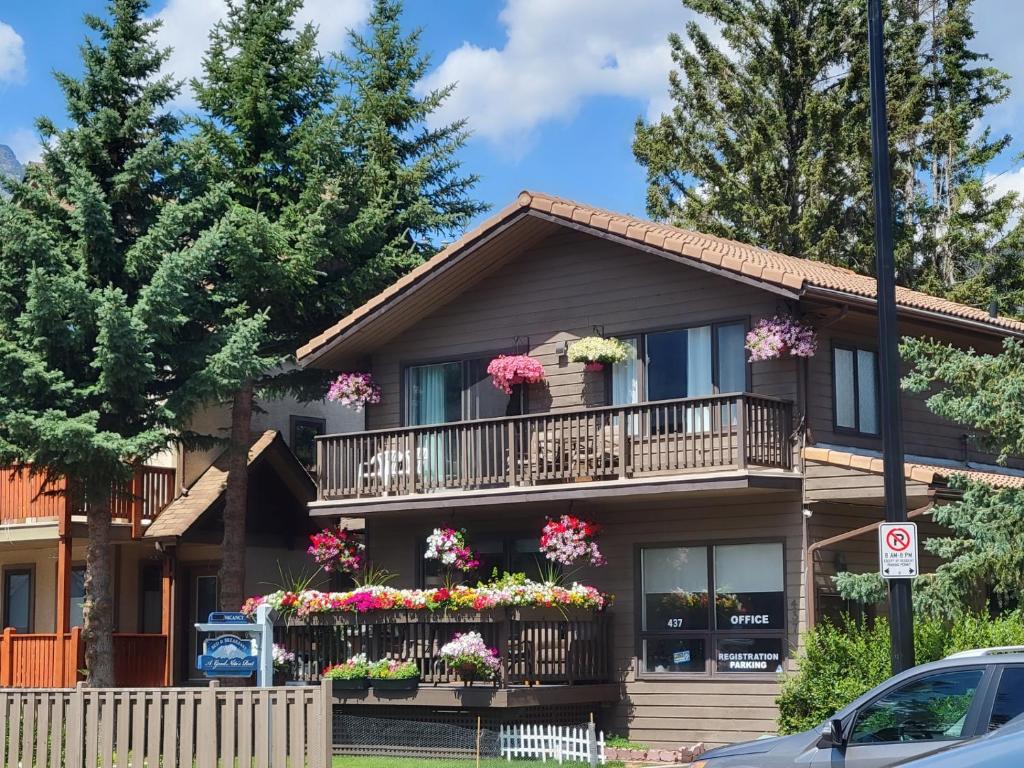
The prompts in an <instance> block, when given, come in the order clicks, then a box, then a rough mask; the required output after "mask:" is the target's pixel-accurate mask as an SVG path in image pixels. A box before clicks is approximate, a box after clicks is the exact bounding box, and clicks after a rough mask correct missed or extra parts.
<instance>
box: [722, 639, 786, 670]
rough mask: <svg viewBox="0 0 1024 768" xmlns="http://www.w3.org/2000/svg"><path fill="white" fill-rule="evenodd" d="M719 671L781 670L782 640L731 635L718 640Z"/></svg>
mask: <svg viewBox="0 0 1024 768" xmlns="http://www.w3.org/2000/svg"><path fill="white" fill-rule="evenodd" d="M715 664H716V666H715V669H717V670H718V671H719V672H781V671H782V640H781V639H779V638H771V637H767V638H766V637H757V638H754V637H730V638H728V639H727V640H719V641H718V655H717V656H716V657H715Z"/></svg>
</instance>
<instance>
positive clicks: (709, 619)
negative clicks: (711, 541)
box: [637, 542, 786, 674]
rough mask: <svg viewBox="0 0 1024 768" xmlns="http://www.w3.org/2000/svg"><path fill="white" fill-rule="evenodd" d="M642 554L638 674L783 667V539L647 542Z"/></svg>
mask: <svg viewBox="0 0 1024 768" xmlns="http://www.w3.org/2000/svg"><path fill="white" fill-rule="evenodd" d="M640 558H641V569H640V570H641V585H640V590H641V599H640V605H639V610H640V617H639V623H640V648H638V649H637V652H638V655H639V656H640V662H641V667H640V668H641V670H642V674H650V673H653V674H669V673H684V672H689V673H702V674H718V673H723V672H730V673H731V672H736V673H747V674H748V673H757V672H760V673H766V674H775V673H776V672H778V671H780V670H781V668H782V659H783V657H784V643H785V625H786V616H785V608H786V602H785V590H784V587H783V574H784V570H783V555H782V544H781V543H776V542H770V543H757V544H727V545H718V546H712V545H708V546H663V547H662V546H659V547H646V548H644V549H642V550H641V551H640ZM711 595H714V599H713V600H712V599H709V598H710V596H711Z"/></svg>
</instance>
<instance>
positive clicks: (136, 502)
mask: <svg viewBox="0 0 1024 768" xmlns="http://www.w3.org/2000/svg"><path fill="white" fill-rule="evenodd" d="M174 478H175V471H174V468H173V467H151V466H145V467H140V468H139V469H137V470H136V471H135V472H134V473H133V475H132V480H131V482H130V484H128V485H126V486H125V487H116V488H113V489H112V491H111V496H110V501H109V507H110V515H111V518H112V519H113V521H114V522H116V523H127V524H130V525H131V526H132V531H133V535H136V533H137V532H139V533H141V530H142V528H143V527H144V526H145V525H146V524H147V523H149V522H152V521H153V520H154V519H156V516H157V515H159V514H160V512H161V511H162V510H163V509H164V507H166V506H167V505H168V504H169V503H170V502H171V501H173V500H174V490H175V486H174ZM65 490H66V484H65V483H64V482H63V481H62V480H57V481H55V482H52V483H49V484H47V483H46V482H45V479H44V477H43V476H42V475H39V474H36V475H33V474H32V473H31V472H30V470H29V467H27V466H22V467H0V525H8V524H11V523H47V522H49V523H55V522H56V521H58V520H60V518H61V517H62V515H64V514H66V513H67V512H70V514H72V515H81V514H85V511H86V510H85V509H84V508H80V506H78V505H76V506H74V507H72V508H71V509H70V510H68V509H67V496H66V493H65Z"/></svg>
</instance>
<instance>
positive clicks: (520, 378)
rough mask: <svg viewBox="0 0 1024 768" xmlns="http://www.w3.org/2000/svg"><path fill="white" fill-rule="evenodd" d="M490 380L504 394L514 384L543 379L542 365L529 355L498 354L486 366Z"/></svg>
mask: <svg viewBox="0 0 1024 768" xmlns="http://www.w3.org/2000/svg"><path fill="white" fill-rule="evenodd" d="M487 373H488V374H490V376H491V382H492V383H493V384H494V386H496V387H497V388H498V389H500V390H501V391H502V392H504V393H505V394H506V395H511V394H512V387H513V386H515V385H516V384H536V383H537V382H538V381H543V380H544V366H543V365H541V363H540V361H539V360H536V359H535V358H532V357H530V356H529V355H498V356H497V357H496V358H494V359H493V360H491V362H490V364H489V365H488V366H487Z"/></svg>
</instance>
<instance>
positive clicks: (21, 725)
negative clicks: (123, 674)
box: [0, 682, 332, 768]
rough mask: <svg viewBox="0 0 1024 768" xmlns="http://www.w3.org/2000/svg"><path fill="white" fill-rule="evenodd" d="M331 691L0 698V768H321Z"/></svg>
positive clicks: (10, 693)
mask: <svg viewBox="0 0 1024 768" xmlns="http://www.w3.org/2000/svg"><path fill="white" fill-rule="evenodd" d="M329 686H330V683H329V682H327V683H324V684H323V685H320V686H313V687H305V688H303V687H290V688H221V687H218V686H217V685H216V684H212V685H211V686H210V687H208V688H156V689H151V688H84V687H83V686H82V685H79V686H78V687H77V688H74V689H59V688H58V689H32V690H5V691H0V765H7V766H18V765H21V766H34V767H35V768H48V766H49V767H50V768H85V766H90V767H95V766H99V765H102V766H104V767H105V768H107V767H109V768H113V767H114V766H118V767H119V768H120V767H121V766H124V767H125V768H127V766H131V768H143V766H148V767H149V768H159V767H160V766H164V767H167V766H193V765H194V766H196V768H234V767H235V766H236V765H237V766H239V768H250V767H251V766H255V767H256V768H303V767H305V766H308V768H328V766H330V763H331V751H332V739H331V723H332V699H331V689H330V687H329Z"/></svg>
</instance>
